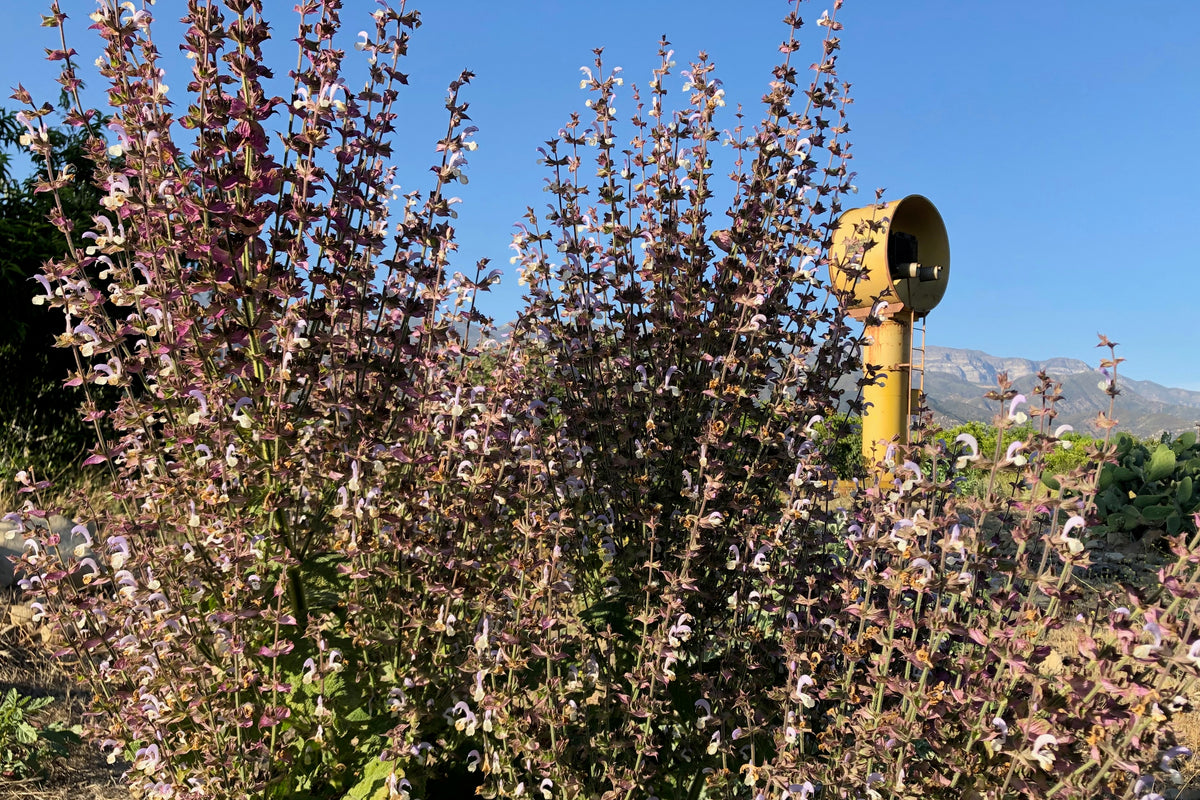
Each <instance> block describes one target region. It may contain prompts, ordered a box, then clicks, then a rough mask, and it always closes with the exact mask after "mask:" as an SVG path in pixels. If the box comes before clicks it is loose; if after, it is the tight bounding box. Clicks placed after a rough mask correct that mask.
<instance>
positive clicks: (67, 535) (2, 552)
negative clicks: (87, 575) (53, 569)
mask: <svg viewBox="0 0 1200 800" xmlns="http://www.w3.org/2000/svg"><path fill="white" fill-rule="evenodd" d="M29 523H30V525H32V526H33V527H35V528H41V529H42V530H43V531H45V530H49V531H50V532H51V533H55V534H58V537H59V545H58V547H57V548H54V549H53V550H52V551H51V552H52V553H57V552H61V553H62V554H63V559H64V561H66V563H67V564H73V563H75V562H76V561H78V560H79V559H81V558H90V557H91V556H92V549H91V547H89V546H88V538H89V537H90V536H94V535H95V533H96V523H94V522H89V523H88V524H87V530H88V537H84V536H83V535H81V533H82V532H79V533H77V532H75V528H77V527H78V523H76V522H74V521H73V520H71V519H68V518H67V517H64V516H62V515H61V514H51V515H50V516H49V517H47V518H46V519H38V518H36V517H34V518H32V519H30V520H29ZM29 538H30V532H29V530H28V528H26V529H24V530H22V528H21V523H20V520H19V519H16V518H14V517H13V515H9V516H7V517H3V518H0V588H8V587H10V586H12V585H13V584H15V583H16V582H17V581H18V580H20V575H18V574H16V572H15V568H14V566H13V563H12V561H10V560H9V559H10V557H11V558H20V557H21V556H22V555H23V554H24V553H25V540H26V539H29ZM52 557H53V556H52Z"/></svg>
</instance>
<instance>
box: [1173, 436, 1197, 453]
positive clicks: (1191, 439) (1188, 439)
mask: <svg viewBox="0 0 1200 800" xmlns="http://www.w3.org/2000/svg"><path fill="white" fill-rule="evenodd" d="M1195 446H1196V432H1195V431H1186V432H1184V433H1181V434H1179V438H1178V439H1176V440H1175V452H1176V453H1179V454H1180V455H1182V454H1183V452H1184V451H1185V450H1191V449H1192V448H1193V447H1195Z"/></svg>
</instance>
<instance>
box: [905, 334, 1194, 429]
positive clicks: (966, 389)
mask: <svg viewBox="0 0 1200 800" xmlns="http://www.w3.org/2000/svg"><path fill="white" fill-rule="evenodd" d="M1042 370H1045V371H1046V373H1047V374H1048V375H1050V377H1051V378H1054V379H1055V380H1057V381H1060V382H1061V383H1062V394H1063V397H1062V400H1060V401H1059V403H1058V412H1059V413H1058V416H1057V417H1056V418H1055V422H1056V423H1058V424H1063V423H1066V424H1068V425H1071V426H1073V427H1074V428H1075V431H1076V432H1077V433H1083V434H1095V433H1097V431H1096V429H1095V427H1094V426H1093V425H1092V423H1093V421H1094V420H1095V419H1096V414H1097V413H1099V412H1100V411H1107V410H1108V402H1109V398H1108V395H1107V394H1105V392H1104V383H1105V380H1106V379H1105V377H1104V375H1102V374H1100V372H1099V371H1097V370H1096V368H1095V367H1093V366H1091V365H1089V364H1087V363H1085V362H1083V361H1079V360H1077V359H1073V358H1051V359H1047V360H1045V361H1032V360H1030V359H1025V358H1001V357H998V356H992V355H988V354H987V353H983V352H980V351H978V350H959V349H956V348H951V347H935V346H932V345H931V346H928V347H927V348H926V351H925V386H924V388H925V394H926V397H927V404H928V406H929V408H930V409H931V410H932V411H933V413H934V417H935V418H936V419H937V420H938V421H939V422H940V423H942V424H944V425H945V424H949V425H957V424H960V423H963V422H969V421H972V420H978V421H981V422H991V421H992V418H993V417H995V415H996V414H997V413H998V412H999V410H1000V408H999V404H998V403H996V402H995V401H986V400H984V399H983V395H984V394H985V393H987V392H989V391H991V390H992V389H994V388H996V376H997V375H998V374H999V373H1001V372H1007V373H1008V377H1009V380H1011V381H1012V382H1013V385H1014V387H1015V388H1016V389H1017V390H1018V391H1019V392H1021V393H1023V394H1025V395H1026V396H1027V397H1029V398H1030V400H1031V401H1032V400H1033V395H1032V393H1031V392H1030V390H1031V389H1032V388H1033V387H1034V386H1035V385H1036V383H1037V374H1038V372H1039V371H1042ZM914 381H915V376H914ZM1117 388H1118V389H1120V392H1121V393H1120V394H1119V395H1117V404H1116V410H1115V414H1114V416H1116V418H1117V423H1118V424H1117V430H1122V431H1128V432H1129V433H1131V434H1133V435H1134V436H1139V437H1149V436H1156V435H1158V434H1161V433H1162V432H1163V431H1167V432H1170V433H1171V434H1173V435H1174V434H1179V433H1182V432H1183V431H1187V430H1194V429H1196V428H1197V426H1200V392H1193V391H1189V390H1187V389H1174V388H1171V387H1168V386H1162V385H1160V384H1157V383H1154V382H1153V381H1135V380H1129V379H1127V378H1123V377H1120V376H1119V375H1118V379H1117Z"/></svg>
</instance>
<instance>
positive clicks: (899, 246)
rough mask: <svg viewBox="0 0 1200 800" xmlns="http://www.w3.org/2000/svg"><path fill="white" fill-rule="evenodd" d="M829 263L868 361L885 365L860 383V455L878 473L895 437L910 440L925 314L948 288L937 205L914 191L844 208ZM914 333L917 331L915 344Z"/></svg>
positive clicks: (921, 378)
mask: <svg viewBox="0 0 1200 800" xmlns="http://www.w3.org/2000/svg"><path fill="white" fill-rule="evenodd" d="M829 263H830V273H831V275H832V277H833V281H834V285H835V286H837V288H838V289H839V290H841V291H842V292H843V293H844V299H843V302H844V303H845V304H846V306H847V309H846V310H847V311H848V313H849V314H850V316H852V317H854V318H855V319H857V320H859V321H861V322H864V323H867V326H866V329H865V331H864V333H865V334H866V337H867V341H868V346H867V351H866V352H865V353H864V354H863V360H864V362H865V363H867V364H873V365H878V366H880V367H882V370H881V371H880V373H879V374H878V376H877V377H876V380H875V383H874V385H872V386H867V387H865V388H864V389H863V400H864V402H865V403H866V404H867V408H866V410H865V411H864V413H863V421H862V434H863V436H862V446H863V462H864V463H865V464H866V465H868V468H869V469H872V470H874V471H875V473H876V474H878V473H880V472H882V471H884V467H883V466H882V465H883V463H884V461H885V460H886V454H887V449H888V446H889V445H890V443H891V442H893V441H899V442H900V443H902V444H907V443H908V435H909V428H910V421H911V417H912V414H913V413H914V412H915V411H916V409H917V408H918V407H919V406H920V404H921V393H922V392H923V391H924V387H925V317H926V315H928V314H929V312H930V311H931V310H933V308H934V307H935V306H936V305H937V304H938V303H939V302H940V301H941V299H942V295H944V294H945V293H946V283H947V281H948V280H949V278H950V241H949V239H948V238H947V236H946V226H945V225H944V224H943V222H942V216H941V214H939V213H938V210H937V208H935V207H934V205H933V203H931V202H929V200H927V199H926V198H924V197H922V196H920V195H916V194H913V195H909V196H908V197H905V198H904V199H902V200H893V201H892V202H890V203H886V204H882V205H877V206H868V207H866V208H855V209H851V210H850V211H847V212H846V213H844V214H843V215H842V216H841V218H840V219H839V220H838V225H837V228H836V230H835V231H834V240H833V247H832V249H831V251H830V261H829ZM914 332H916V333H919V334H920V344H918V345H916V346H915V347H914V341H915V340H916V336H914ZM914 371H916V372H917V386H916V387H914V386H913V378H914V376H913V373H914Z"/></svg>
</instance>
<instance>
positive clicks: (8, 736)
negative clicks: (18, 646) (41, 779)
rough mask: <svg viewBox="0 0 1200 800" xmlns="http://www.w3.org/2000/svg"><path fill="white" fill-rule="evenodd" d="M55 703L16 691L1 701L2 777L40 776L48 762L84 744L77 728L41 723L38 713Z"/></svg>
mask: <svg viewBox="0 0 1200 800" xmlns="http://www.w3.org/2000/svg"><path fill="white" fill-rule="evenodd" d="M53 702H54V698H52V697H28V696H26V695H23V694H21V693H20V692H18V691H17V690H16V689H15V688H14V689H9V690H8V692H7V693H6V694H5V695H4V698H3V699H2V700H0V778H8V779H11V780H21V779H23V778H30V777H34V776H37V775H39V774H41V773H42V771H43V770H44V769H45V766H46V761H47V759H49V758H52V757H55V756H65V755H67V752H68V748H69V746H70V745H73V744H78V743H79V742H80V733H82V730H81V729H80V728H79V726H77V725H76V726H73V727H67V726H66V725H64V724H63V723H61V722H51V723H49V724H45V725H39V724H38V723H37V721H36V715H37V713H38V712H39V711H42V710H43V709H45V708H46V707H47V706H49V705H51V704H52V703H53Z"/></svg>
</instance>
